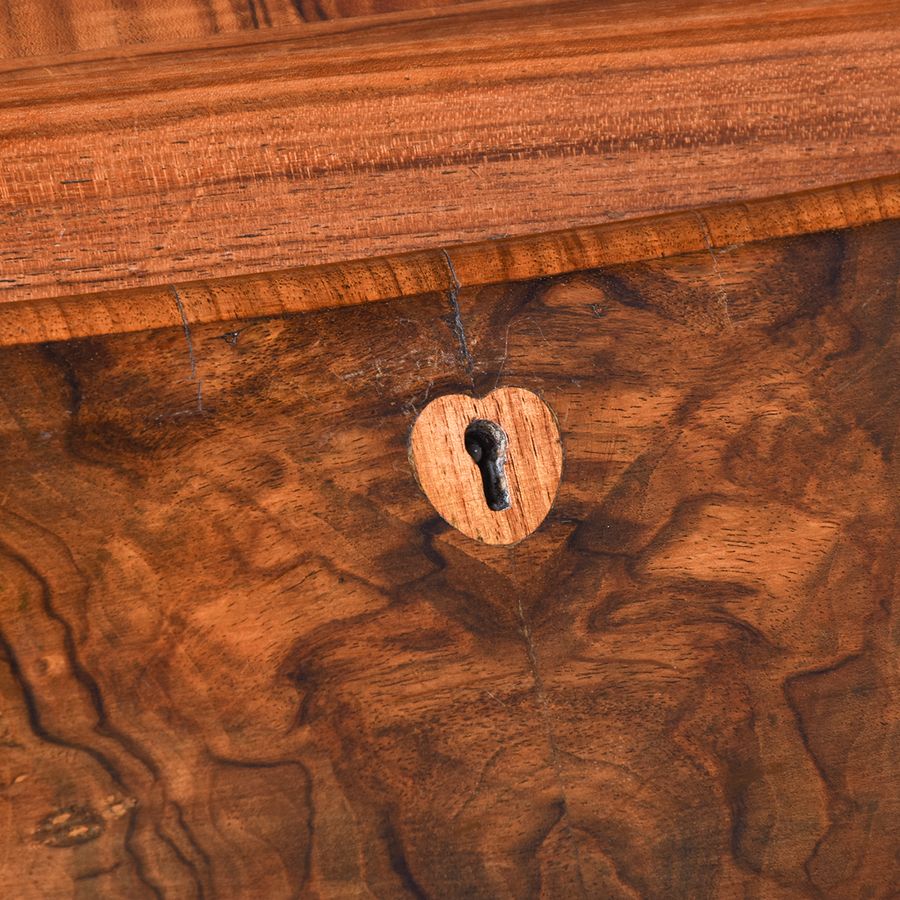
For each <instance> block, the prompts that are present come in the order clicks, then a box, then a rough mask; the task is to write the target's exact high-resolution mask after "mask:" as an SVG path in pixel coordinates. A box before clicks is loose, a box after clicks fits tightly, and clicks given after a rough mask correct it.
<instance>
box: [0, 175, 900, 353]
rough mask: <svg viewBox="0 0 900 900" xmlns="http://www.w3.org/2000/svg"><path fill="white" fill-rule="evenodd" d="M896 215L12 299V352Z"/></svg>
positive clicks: (885, 205) (735, 217) (806, 214)
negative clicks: (19, 347)
mask: <svg viewBox="0 0 900 900" xmlns="http://www.w3.org/2000/svg"><path fill="white" fill-rule="evenodd" d="M896 218H900V175H897V176H892V177H890V178H881V179H876V180H867V181H861V182H854V183H851V184H845V185H838V186H836V187H833V188H828V189H825V190H819V191H808V192H803V193H798V194H792V195H787V196H784V197H776V198H769V199H765V200H756V201H752V202H749V203H740V204H730V205H723V206H713V207H708V208H706V209H700V210H692V211H688V212H679V213H669V214H666V215H661V216H653V217H650V218H644V219H635V220H631V221H626V222H613V223H605V224H601V225H597V226H594V227H591V228H575V229H570V230H567V231H558V232H551V233H547V234H542V235H535V236H529V237H515V238H508V239H505V240H498V241H486V242H481V243H477V244H469V245H461V246H457V247H450V248H447V249H442V250H428V251H422V252H419V253H407V254H400V255H397V256H393V257H383V258H377V259H368V260H356V261H352V262H346V263H335V264H329V265H323V266H309V267H306V268H300V269H293V270H286V271H281V272H272V273H267V274H262V275H251V276H241V277H236V278H223V279H216V280H209V281H197V282H192V283H188V284H181V285H177V286H175V285H166V286H163V287H154V288H142V289H138V290H127V291H115V292H109V293H104V294H87V295H84V296H73V297H62V298H50V299H44V300H35V301H25V302H19V303H7V304H0V346H11V345H16V344H29V343H39V342H44V341H63V340H70V339H73V338H83V337H89V336H93V335H103V334H115V333H122V332H134V331H144V330H149V329H154V328H166V327H172V326H178V325H188V326H189V325H192V324H199V323H204V322H216V321H226V320H233V319H247V318H256V317H260V316H271V315H281V314H284V313H298V312H308V311H311V310H317V309H327V308H333V307H340V306H354V305H357V304H361V303H372V302H377V301H379V300H388V299H392V298H396V297H408V296H414V295H417V294H424V293H429V292H434V291H450V290H453V289H454V288H459V287H469V286H473V285H483V284H496V283H500V282H505V281H517V280H525V279H530V278H536V277H541V276H551V275H560V274H564V273H566V272H573V271H578V270H583V269H595V268H600V267H602V266H611V265H616V264H619V263H625V262H636V261H640V260H650V259H661V258H665V257H671V256H679V255H682V254H685V253H693V252H698V251H699V252H702V251H712V250H716V249H720V248H724V247H729V246H734V245H740V244H745V243H750V242H754V241H761V240H767V239H771V238H779V237H787V236H791V235H799V234H810V233H813V232H818V231H829V230H837V229H843V228H853V227H858V226H861V225H868V224H873V223H875V222H880V221H883V220H887V219H896Z"/></svg>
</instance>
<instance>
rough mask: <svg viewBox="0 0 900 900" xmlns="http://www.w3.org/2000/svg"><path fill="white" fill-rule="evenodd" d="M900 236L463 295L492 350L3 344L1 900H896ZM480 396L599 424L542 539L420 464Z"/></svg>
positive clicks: (719, 254)
mask: <svg viewBox="0 0 900 900" xmlns="http://www.w3.org/2000/svg"><path fill="white" fill-rule="evenodd" d="M898 227H900V226H898V224H897V223H896V222H885V223H882V224H874V225H867V226H863V227H859V228H856V229H849V230H845V231H842V232H827V233H820V234H814V235H801V236H797V237H791V238H783V239H778V240H773V241H769V242H755V243H747V244H741V243H738V244H735V245H731V246H727V247H721V248H719V249H717V250H715V251H714V252H710V251H708V250H706V249H703V250H702V251H700V252H691V253H686V254H683V255H680V256H676V257H669V258H666V259H658V260H650V261H644V262H632V263H623V264H619V265H610V266H604V267H603V268H601V269H595V270H591V271H588V272H582V273H569V274H565V275H561V276H558V277H550V278H542V279H536V280H532V281H528V282H518V283H511V284H499V283H498V284H489V285H483V286H468V287H463V288H462V289H461V290H460V291H459V293H458V303H459V311H460V316H459V321H460V322H461V324H462V326H463V329H464V332H465V338H466V346H467V348H468V352H469V354H470V358H469V360H468V365H467V360H466V359H465V358H464V355H463V353H462V349H461V344H460V341H459V335H458V334H457V333H455V331H454V327H453V325H454V322H455V321H456V320H455V317H454V315H453V308H452V305H451V303H450V300H449V296H448V293H447V292H446V291H444V292H433V293H430V294H428V295H423V296H419V297H409V298H401V299H396V300H388V301H385V302H383V303H370V304H362V305H359V306H355V307H349V308H341V309H333V310H318V311H313V312H306V313H302V314H291V315H285V316H282V317H274V318H262V319H256V320H249V321H248V320H242V321H235V322H233V323H226V322H221V323H207V324H197V325H194V326H192V327H191V328H190V329H189V330H188V333H187V334H186V333H185V331H184V330H183V329H182V328H181V327H180V326H179V327H170V328H165V329H159V330H154V331H147V332H141V333H133V334H122V335H112V336H104V337H94V338H90V339H84V340H73V341H69V342H65V343H56V344H46V345H32V346H22V347H13V348H7V349H4V350H3V351H2V354H0V543H2V553H0V591H2V597H0V603H2V606H0V610H2V613H0V631H2V639H0V647H2V664H0V694H2V697H3V702H2V706H0V709H2V719H0V743H2V748H0V787H2V793H0V810H2V813H3V816H4V827H3V829H0V860H2V865H0V894H2V895H4V896H14V897H17V898H23V900H32V898H34V900H37V898H40V900H45V898H55V897H60V898H61V897H71V896H73V895H75V896H98V897H104V898H119V897H123V898H124V897H128V898H133V897H143V896H156V897H160V896H164V897H178V898H181V897H193V896H197V897H199V896H205V897H223V898H229V897H235V898H241V897H247V896H265V897H267V898H272V900H277V898H281V897H296V896H317V897H334V898H344V897H356V896H360V897H361V896H373V895H374V896H382V897H406V896H411V897H441V898H452V897H466V898H470V897H498V896H503V897H544V898H569V897H614V898H618V897H622V898H625V897H637V896H641V897H667V898H691V900H697V898H708V897H716V898H719V897H721V898H730V897H765V898H801V897H828V898H859V897H871V898H888V897H892V896H894V895H895V893H896V883H897V876H898V871H897V849H898V847H897V844H898V840H897V830H896V821H897V810H898V807H900V797H898V785H900V778H898V775H900V773H898V760H900V752H898V751H900V747H898V737H897V736H898V729H897V720H898V703H897V696H898V688H900V684H898V678H897V668H896V611H895V606H893V605H892V602H891V598H892V596H893V594H894V593H895V584H896V582H895V579H896V562H897V557H896V546H897V541H898V537H900V535H898V525H897V523H898V520H900V516H898V513H900V510H898V494H897V474H898V470H897V455H896V449H895V441H896V432H897V422H898V421H900V416H898V408H897V404H898V397H900V392H898V390H897V388H898V371H900V367H898V340H897V321H896V317H897V284H898V275H900V272H898V266H900V260H898V256H900V254H898V246H900V242H898V237H900V234H898ZM470 367H471V368H470ZM470 371H471V378H470V374H469V373H470ZM473 380H474V385H475V391H476V393H477V394H479V395H482V394H484V393H486V392H487V391H489V390H490V389H492V388H493V387H494V386H495V385H498V384H499V385H501V386H519V387H524V388H527V389H528V390H532V391H535V392H537V393H539V394H540V395H541V396H542V397H543V398H544V399H545V400H546V401H547V403H548V404H549V405H550V406H551V407H552V408H553V409H554V410H555V411H556V412H557V414H558V417H559V422H560V428H561V433H562V437H563V442H564V446H565V452H566V468H565V475H564V478H563V480H562V483H561V486H560V492H559V496H558V498H557V502H556V504H555V506H554V508H553V509H552V510H551V512H550V515H549V516H548V517H547V519H546V520H545V521H544V523H543V524H542V525H541V527H540V528H539V529H538V530H537V531H536V532H535V533H534V534H533V535H532V536H531V537H529V538H528V539H527V540H525V541H523V542H521V543H520V544H518V545H516V546H514V547H492V546H488V545H485V544H481V543H478V542H475V541H472V540H470V539H469V538H467V537H465V536H464V535H462V534H460V533H459V532H457V531H455V530H452V529H448V528H447V527H446V526H444V525H443V524H442V523H441V522H440V520H439V519H438V518H437V517H436V516H435V514H434V512H433V510H432V509H431V507H430V505H429V504H428V502H427V500H426V499H425V497H424V496H423V495H422V493H421V491H420V490H419V488H418V486H417V484H416V482H415V479H414V477H413V473H412V470H411V468H410V465H409V462H408V459H407V455H406V445H407V439H408V434H409V429H410V428H411V426H412V423H413V422H414V420H415V418H416V415H417V413H418V411H419V410H420V409H421V408H422V406H424V404H425V402H426V398H431V397H434V396H441V395H443V394H447V393H460V392H467V391H469V390H471V388H472V381H473Z"/></svg>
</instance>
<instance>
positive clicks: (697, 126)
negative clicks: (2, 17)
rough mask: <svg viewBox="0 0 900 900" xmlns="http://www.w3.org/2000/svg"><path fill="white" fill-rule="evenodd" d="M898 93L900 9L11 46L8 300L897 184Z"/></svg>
mask: <svg viewBox="0 0 900 900" xmlns="http://www.w3.org/2000/svg"><path fill="white" fill-rule="evenodd" d="M141 8H143V7H141ZM255 8H256V10H257V15H261V14H262V13H261V9H262V7H261V6H260V5H259V2H258V0H256V6H255ZM130 9H131V6H129V10H130ZM35 14H37V13H35ZM136 27H138V26H137V25H136ZM898 82H900V16H898V15H897V6H896V2H894V0H793V2H790V3H787V2H772V0H753V2H734V3H722V2H721V0H664V2H656V0H654V2H650V0H641V2H633V0H627V2H626V0H577V2H576V0H546V2H535V0H524V2H522V0H520V2H511V0H497V2H493V0H492V2H486V3H473V4H461V5H456V6H449V7H443V8H440V9H436V10H412V11H407V12H400V13H394V14H388V15H384V16H375V17H360V18H345V19H341V20H339V21H336V22H325V23H321V24H318V25H316V24H313V25H306V26H301V27H298V28H293V29H292V28H287V29H281V28H279V29H276V30H268V31H265V32H258V33H257V32H252V33H251V32H242V33H241V34H240V35H238V36H234V35H225V36H221V37H218V38H208V39H206V40H198V41H196V42H195V43H192V44H184V43H170V44H165V45H161V44H153V45H151V46H149V47H142V46H139V47H130V48H128V47H127V48H122V49H114V50H98V51H92V52H86V53H82V54H78V55H77V56H74V57H72V56H69V57H58V58H42V59H28V58H26V59H22V60H11V61H7V62H5V63H0V299H2V300H5V301H15V300H32V299H36V298H44V297H51V296H54V297H55V296H59V295H66V294H68V295H71V294H78V293H85V292H93V291H102V290H108V289H113V288H125V287H139V286H148V285H154V284H164V283H170V282H183V281H192V280H197V279H209V278H220V277H223V276H227V275H238V274H249V273H254V272H260V271H268V270H272V269H280V268H292V267H299V266H309V265H319V264H325V263H335V262H340V261H346V260H352V259H357V258H368V257H375V256H385V255H394V254H397V253H402V252H407V251H410V252H411V251H419V250H423V249H436V248H440V247H445V246H448V245H452V244H458V243H464V242H473V241H482V240H488V239H495V238H499V237H504V236H507V235H525V234H533V233H537V232H544V231H547V230H553V229H562V228H572V227H578V226H588V225H594V224H596V223H598V222H610V221H616V220H618V219H621V218H624V217H634V216H641V215H649V214H655V213H662V212H666V211H671V210H678V209H690V208H696V207H699V206H704V205H707V204H712V203H721V202H725V201H743V200H747V199H751V198H759V197H768V196H772V195H776V194H782V193H788V192H792V191H799V190H805V189H812V188H821V187H827V186H830V185H833V184H835V183H839V182H844V181H851V180H854V179H863V178H871V177H876V176H883V175H891V174H895V172H896V160H897V157H898V153H900V146H898V135H900V128H898V119H900V117H898V104H900V92H898V91H897V89H896V85H897V84H898Z"/></svg>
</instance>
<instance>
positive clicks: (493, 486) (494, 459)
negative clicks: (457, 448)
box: [465, 419, 511, 512]
mask: <svg viewBox="0 0 900 900" xmlns="http://www.w3.org/2000/svg"><path fill="white" fill-rule="evenodd" d="M465 441H466V453H468V454H469V456H471V457H472V460H473V461H474V463H475V465H476V466H478V468H479V470H480V472H481V486H482V488H483V489H484V500H485V503H487V505H488V509H492V510H494V512H500V511H501V510H504V509H509V507H510V505H511V504H510V500H509V486H508V484H507V482H506V472H504V471H503V467H504V465H505V463H506V446H507V444H508V439H507V437H506V432H505V431H504V430H503V429H502V428H501V427H500V426H499V425H498V424H497V423H496V422H491V421H490V420H488V419H475V420H474V421H472V422H470V423H469V427H468V428H467V429H466V435H465Z"/></svg>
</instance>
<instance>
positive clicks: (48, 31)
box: [0, 0, 467, 59]
mask: <svg viewBox="0 0 900 900" xmlns="http://www.w3.org/2000/svg"><path fill="white" fill-rule="evenodd" d="M464 2H467V0H164V2H158V0H129V2H128V3H127V4H126V3H121V2H116V0H0V59H10V58H16V57H36V56H38V57H40V56H53V55H57V54H62V53H74V52H77V51H79V50H93V49H109V48H115V47H130V46H134V45H141V44H152V43H156V42H159V41H174V40H197V39H200V38H208V37H213V36H216V35H221V34H234V33H237V32H242V31H257V30H263V31H268V30H271V29H277V28H285V27H288V26H292V25H297V24H300V23H309V22H323V21H327V20H329V19H340V18H348V17H354V16H366V15H374V14H380V13H386V12H397V11H405V10H412V9H424V8H438V7H442V6H449V5H453V4H456V3H464Z"/></svg>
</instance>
